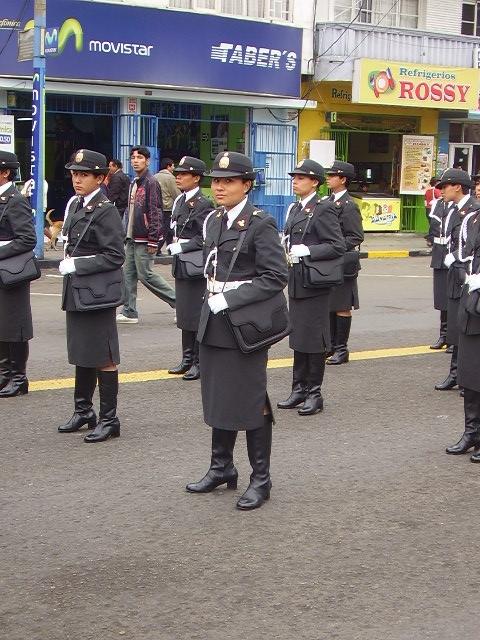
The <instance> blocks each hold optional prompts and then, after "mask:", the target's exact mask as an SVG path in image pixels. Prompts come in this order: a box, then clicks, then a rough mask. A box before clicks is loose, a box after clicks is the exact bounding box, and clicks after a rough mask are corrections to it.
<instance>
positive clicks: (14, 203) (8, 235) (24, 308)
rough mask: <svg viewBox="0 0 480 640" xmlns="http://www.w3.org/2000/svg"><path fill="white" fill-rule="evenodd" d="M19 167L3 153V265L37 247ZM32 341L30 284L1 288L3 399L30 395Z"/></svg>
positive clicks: (0, 392) (0, 378)
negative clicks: (20, 188) (18, 177)
mask: <svg viewBox="0 0 480 640" xmlns="http://www.w3.org/2000/svg"><path fill="white" fill-rule="evenodd" d="M19 166H20V163H19V162H18V158H17V156H16V155H15V154H14V153H11V152H10V151H0V262H1V261H2V259H3V258H11V257H13V256H17V255H21V254H22V253H25V252H27V251H31V250H32V249H34V248H35V244H36V242H37V239H36V236H35V227H34V224H33V216H32V207H31V206H30V203H29V201H28V200H27V198H25V197H24V196H22V195H21V194H20V193H19V192H18V191H17V189H16V187H15V184H14V179H15V176H16V173H17V169H18V167H19ZM32 338H33V326H32V309H31V306H30V282H23V283H21V284H19V285H17V286H16V287H12V288H10V289H3V288H0V397H1V398H12V397H14V396H20V395H25V394H26V393H28V379H27V375H26V370H27V360H28V342H29V340H31V339H32Z"/></svg>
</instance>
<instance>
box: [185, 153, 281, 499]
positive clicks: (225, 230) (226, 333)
mask: <svg viewBox="0 0 480 640" xmlns="http://www.w3.org/2000/svg"><path fill="white" fill-rule="evenodd" d="M210 177H211V178H212V192H213V195H214V197H215V200H216V201H217V202H218V204H219V205H220V208H219V209H217V210H215V211H213V213H212V214H211V215H210V217H209V218H208V219H207V222H206V224H205V260H206V272H207V274H208V279H207V289H208V295H207V296H206V298H205V302H204V305H203V307H202V313H201V317H200V324H199V328H198V341H199V342H200V366H201V369H202V375H201V386H202V402H203V413H204V419H205V422H206V423H207V424H208V425H210V426H211V427H212V455H211V464H210V469H209V470H208V472H207V474H206V475H205V476H204V477H203V478H202V479H201V480H200V481H199V482H194V483H191V484H188V485H187V487H186V488H187V491H190V492H192V493H206V492H209V491H212V490H213V489H215V488H216V487H218V486H219V485H222V484H227V487H228V488H231V489H234V488H236V486H237V476H238V472H237V470H236V468H235V466H234V464H233V448H234V446H235V440H236V438H237V432H238V431H243V430H245V431H246V439H247V450H248V458H249V461H250V464H251V466H252V474H251V476H250V485H249V487H248V489H247V490H246V491H245V493H244V494H243V496H242V497H241V498H240V499H239V500H238V502H237V508H239V509H255V508H257V507H260V506H261V505H262V504H263V502H264V501H265V500H267V499H268V498H269V497H270V489H271V486H272V483H271V480H270V451H271V445H272V422H273V414H272V409H271V406H270V401H269V399H268V395H267V356H268V348H263V349H260V350H258V351H254V352H253V353H248V354H245V353H242V352H241V351H240V349H239V348H238V345H237V343H236V342H235V340H234V338H233V334H232V333H231V331H230V329H229V327H228V325H227V322H226V319H225V317H224V315H223V314H222V313H221V312H222V311H223V310H224V309H227V308H228V309H232V310H237V309H241V308H243V307H244V306H250V305H255V303H260V302H263V301H265V300H268V299H270V298H272V297H274V296H275V295H277V294H278V292H281V291H283V288H284V287H285V285H286V283H287V263H286V257H285V253H284V250H283V248H282V246H281V244H280V239H279V234H278V230H277V227H276V225H275V221H274V219H273V218H272V217H271V216H270V215H268V214H267V213H265V212H263V211H258V210H256V208H255V207H254V206H253V205H252V204H251V203H250V202H249V201H248V199H247V196H248V193H249V191H250V190H251V188H252V185H253V180H254V178H255V173H254V171H253V166H252V163H251V161H250V159H249V158H247V157H246V156H245V155H243V154H241V153H237V152H234V151H225V152H222V153H220V154H218V155H217V157H216V158H215V160H214V163H213V168H212V171H211V173H210ZM242 232H246V233H244V234H242ZM241 234H242V235H241ZM240 238H241V239H242V243H241V246H240V250H239V252H238V255H237V259H236V261H235V263H234V265H233V268H232V269H230V268H229V267H230V265H231V264H232V257H233V256H234V255H235V251H236V249H237V245H238V243H239V242H240ZM229 271H230V275H228V273H229Z"/></svg>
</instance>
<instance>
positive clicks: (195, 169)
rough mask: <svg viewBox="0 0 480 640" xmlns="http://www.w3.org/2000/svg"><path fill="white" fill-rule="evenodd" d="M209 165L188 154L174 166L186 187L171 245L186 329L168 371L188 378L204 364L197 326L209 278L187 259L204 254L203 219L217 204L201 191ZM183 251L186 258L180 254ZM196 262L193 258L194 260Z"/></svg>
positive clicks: (177, 205)
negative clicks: (177, 357) (175, 361)
mask: <svg viewBox="0 0 480 640" xmlns="http://www.w3.org/2000/svg"><path fill="white" fill-rule="evenodd" d="M206 170H207V167H206V165H205V163H204V162H203V161H202V160H199V159H198V158H192V157H190V156H184V157H183V158H182V159H181V160H180V162H179V164H178V167H177V168H176V169H175V170H174V172H175V174H176V179H177V186H178V187H179V188H180V189H181V190H182V192H183V193H182V194H181V195H179V196H178V197H177V198H176V200H175V202H174V204H173V210H172V219H171V223H170V226H171V227H172V229H173V234H174V238H173V240H174V241H173V243H172V244H170V245H168V247H167V249H168V250H169V251H170V253H171V255H172V256H173V264H172V274H173V276H174V277H175V292H176V301H177V306H176V313H177V327H178V328H179V329H181V330H182V361H181V363H180V364H179V365H178V367H175V368H173V369H169V370H168V373H176V374H184V375H183V379H184V380H198V378H199V377H200V365H199V358H198V349H199V348H198V342H197V329H198V322H199V320H200V310H201V308H202V304H203V298H204V294H205V278H204V276H203V272H202V270H201V269H200V270H199V275H194V276H193V277H192V276H190V275H189V273H188V269H187V266H186V265H187V264H188V263H186V262H184V261H183V258H184V257H185V258H186V259H187V260H188V258H189V257H191V259H192V261H194V262H198V260H197V256H198V257H201V256H203V223H204V222H205V218H206V217H207V215H208V214H209V213H210V211H212V209H213V205H212V203H211V202H210V200H208V198H206V197H205V196H204V195H203V194H202V192H201V191H200V182H201V179H202V177H203V176H204V175H205V172H206ZM180 254H181V256H182V258H180V257H179V255H180ZM192 264H193V262H192Z"/></svg>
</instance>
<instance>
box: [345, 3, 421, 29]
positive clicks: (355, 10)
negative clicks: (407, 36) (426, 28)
mask: <svg viewBox="0 0 480 640" xmlns="http://www.w3.org/2000/svg"><path fill="white" fill-rule="evenodd" d="M334 20H338V21H339V22H350V21H351V20H355V21H356V22H359V23H361V24H373V25H380V26H382V27H403V28H405V29H416V28H417V27H418V0H335V4H334Z"/></svg>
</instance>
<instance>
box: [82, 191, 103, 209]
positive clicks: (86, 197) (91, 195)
mask: <svg viewBox="0 0 480 640" xmlns="http://www.w3.org/2000/svg"><path fill="white" fill-rule="evenodd" d="M99 191H100V187H99V188H98V189H95V191H92V193H89V194H88V196H84V198H83V206H84V207H86V206H87V204H88V203H89V202H90V200H91V199H92V198H93V197H94V196H96V195H97V193H98V192H99Z"/></svg>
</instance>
